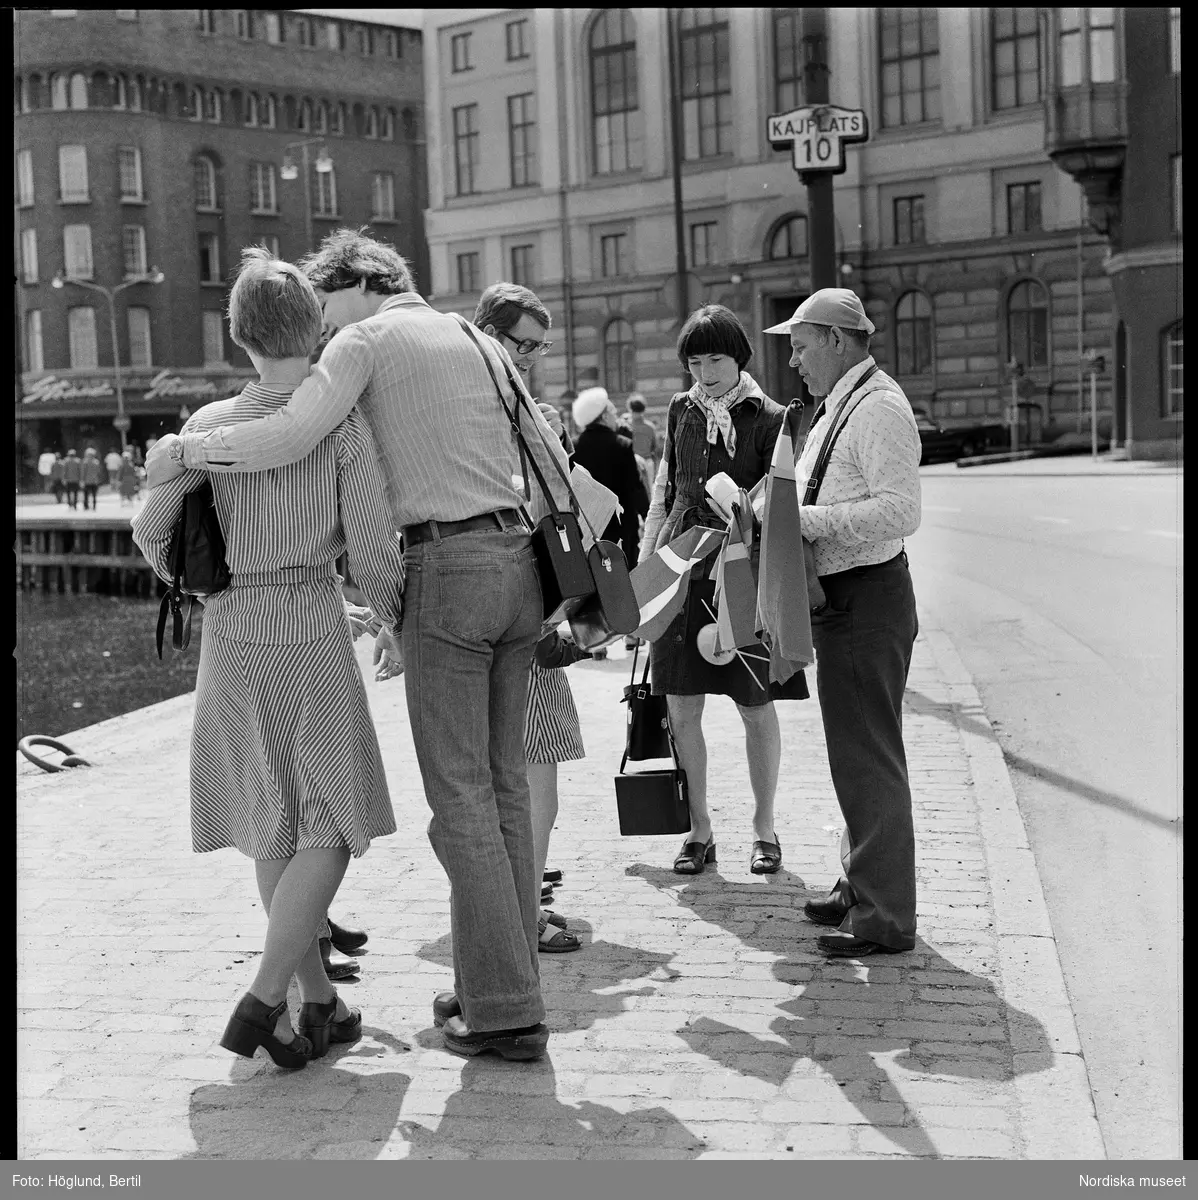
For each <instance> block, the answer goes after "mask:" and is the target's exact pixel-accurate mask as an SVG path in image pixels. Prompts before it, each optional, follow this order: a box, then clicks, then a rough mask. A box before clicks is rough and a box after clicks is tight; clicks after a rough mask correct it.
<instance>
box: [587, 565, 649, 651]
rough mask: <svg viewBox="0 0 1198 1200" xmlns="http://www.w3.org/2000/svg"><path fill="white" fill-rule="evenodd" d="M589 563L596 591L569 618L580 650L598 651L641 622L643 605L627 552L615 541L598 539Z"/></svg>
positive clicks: (629, 631)
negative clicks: (629, 571)
mask: <svg viewBox="0 0 1198 1200" xmlns="http://www.w3.org/2000/svg"><path fill="white" fill-rule="evenodd" d="M587 565H588V566H589V567H590V571H591V580H592V586H593V587H594V589H595V590H594V591H593V592H592V593H591V594H590V595H589V596H588V597H587V598H586V599H585V600H584V601H583V602H582V605H581V606H580V607H579V608H578V610H577V611H576V612H575V613H574V614H573V615H572V616H571V617H570V632H571V633H572V634H573V635H574V642H575V644H576V645H577V646H579V647H580V648H581V649H583V650H598V649H600V648H602V647H603V646H610V645H611V644H612V642H616V641H619V639H620V638H621V637H623V636H624V635H625V634H627V633H631V632H632V631H633V630H634V629H635V628H636V627H637V626H638V625H639V624H640V623H641V607H640V605H639V604H638V603H637V600H636V592H634V591H633V590H632V580H631V579H630V578H629V575H628V563H627V561H626V560H625V558H624V551H623V550H621V549H620V547H619V546H617V545H616V543H615V542H605V541H597V542H595V544H594V545H593V546H592V547H591V548H590V550H588V551H587Z"/></svg>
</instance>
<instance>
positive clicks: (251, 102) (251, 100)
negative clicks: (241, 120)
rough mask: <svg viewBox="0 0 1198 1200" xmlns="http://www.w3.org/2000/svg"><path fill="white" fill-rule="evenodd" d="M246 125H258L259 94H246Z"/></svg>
mask: <svg viewBox="0 0 1198 1200" xmlns="http://www.w3.org/2000/svg"><path fill="white" fill-rule="evenodd" d="M245 123H246V124H247V125H257V124H258V93H257V92H246V94H245Z"/></svg>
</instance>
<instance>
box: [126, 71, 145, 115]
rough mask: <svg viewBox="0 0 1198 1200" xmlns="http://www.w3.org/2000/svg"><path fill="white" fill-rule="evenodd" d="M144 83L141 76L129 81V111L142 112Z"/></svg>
mask: <svg viewBox="0 0 1198 1200" xmlns="http://www.w3.org/2000/svg"><path fill="white" fill-rule="evenodd" d="M141 95H142V83H141V76H140V75H139V76H138V77H137V78H136V79H130V80H129V111H130V112H141Z"/></svg>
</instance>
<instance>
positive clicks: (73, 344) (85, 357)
mask: <svg viewBox="0 0 1198 1200" xmlns="http://www.w3.org/2000/svg"><path fill="white" fill-rule="evenodd" d="M67 336H68V340H69V342H70V354H71V366H72V367H96V366H99V359H98V358H97V356H96V310H95V309H94V308H70V309H67Z"/></svg>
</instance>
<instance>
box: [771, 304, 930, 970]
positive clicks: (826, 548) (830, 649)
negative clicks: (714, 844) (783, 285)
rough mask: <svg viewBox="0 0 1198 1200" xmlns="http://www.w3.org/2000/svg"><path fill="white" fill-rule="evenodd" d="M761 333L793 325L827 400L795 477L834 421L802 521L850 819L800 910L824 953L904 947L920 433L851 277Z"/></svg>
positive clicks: (803, 367) (910, 894) (827, 711)
mask: <svg viewBox="0 0 1198 1200" xmlns="http://www.w3.org/2000/svg"><path fill="white" fill-rule="evenodd" d="M765 332H766V333H777V334H788V335H789V336H790V344H791V349H792V354H791V359H790V365H791V366H792V367H796V368H798V371H799V374H800V375H801V376H802V377H803V380H804V382H805V383H806V384H807V387H808V388H809V389H810V390H811V393H812V395H814V396H816V397H817V398H819V399H822V400H823V403H822V404H821V405H820V407H819V408H818V409H817V410H816V414H815V420H814V422H813V424H812V427H811V432H810V434H809V435H808V438H807V442H806V445H805V446H804V448H803V452H802V454H801V455H800V457H799V461H798V463H797V465H796V467H795V477H796V478H797V479H798V480H799V481H800V486H802V484H803V483H805V482H806V481H807V480H808V479H809V477H810V476H811V474H812V472H813V470H814V468H815V464H816V460H817V459H818V458H819V455H820V451H821V449H822V448H823V446H824V444H825V441H826V440H827V439H828V436H829V434H830V433H834V432H835V431H836V430H837V429H839V433H838V434H836V436H835V438H834V441H833V443H832V444H833V449H832V454H831V457H830V458H829V460H828V467H827V473H826V475H825V476H824V480H823V483H822V486H821V487H820V490H819V492H818V495H817V496H816V497H815V501H816V502H815V503H804V504H803V507H802V508H801V510H800V520H801V523H802V531H803V537H804V538H806V539H807V540H808V541H810V542H811V544H812V546H813V548H814V550H815V564H816V571H817V573H818V574H819V578H820V583H821V584H822V585H823V589H824V593H825V596H826V603H825V604H824V605H823V606H821V607H820V608H819V609H815V610H813V611H812V614H811V632H812V638H813V641H814V644H815V659H816V686H817V688H818V691H819V701H820V709H821V711H822V713H823V721H824V737H825V740H826V741H827V745H828V765H829V767H830V768H831V772H832V783H833V786H834V787H835V789H836V799H837V801H838V803H839V804H840V811H841V813H842V814H843V815H844V820H845V830H844V834H843V835H842V837H841V846H840V861H841V865H842V867H843V871H844V874H843V875H842V876H841V878H840V879H839V880H838V881H837V883H836V886H835V887H834V888H833V889H832V891H831V893H830V895H829V896H828V897H827V899H826V900H809V901H808V902H807V904H806V906H805V911H806V913H807V916H808V917H809V918H810V919H811V920H812V921H814V922H816V923H817V924H819V925H835V926H838V927H839V930H840V931H839V932H838V933H831V934H826V935H824V936H823V937H821V938H820V939H819V942H818V944H819V947H820V949H821V950H823V951H824V952H825V953H827V954H829V955H833V956H845V957H857V956H859V955H863V954H872V953H874V952H875V951H883V952H888V953H894V952H896V951H900V950H910V949H911V948H912V947H913V946H914V945H915V831H914V827H913V823H912V817H911V788H910V785H909V783H908V780H907V759H906V753H905V751H904V748H903V728H902V705H903V692H904V690H905V688H906V684H907V671H908V668H909V667H910V665H911V651H912V648H913V646H914V644H915V634H916V632H917V629H918V624H917V621H916V614H915V593H914V591H913V589H912V586H911V575H910V572H909V571H908V569H907V556H906V554H905V552H904V550H903V538H905V537H908V536H910V535H911V534H913V533H914V532H915V531H916V529H918V528H919V521H920V490H919V458H920V445H919V433H918V431H917V429H916V425H915V417H914V415H913V414H912V412H911V405H910V404H909V403H908V401H907V397H906V396H905V395H904V394H903V390H902V388H900V387H899V385H898V384H897V383H895V381H894V380H893V379H891V378H890V376H889V375H887V374H886V373H885V372H883V371H880V370H879V369H878V367H877V364H876V363H875V362H874V359H873V356H872V355H871V354H870V352H869V339H870V335H871V334H872V333H873V332H874V326H873V323H872V322H871V321H870V319H869V318H868V317H867V316H866V315H865V310H864V309H863V308H862V306H861V301H860V300H859V299H858V298H857V296H856V295H855V294H854V293H853V292H852V291H850V290H849V289H848V288H822V289H821V290H819V291H817V292H815V293H814V294H813V295H812V296H810V297H808V298H807V299H806V300H805V301H804V302H803V303H802V304H800V305H799V307H798V309H796V310H795V314H794V316H793V317H791V319H790V320H789V321H784V322H782V324H780V325H775V326H773V327H772V328H771V329H767V330H766V331H765ZM846 418H847V419H846ZM842 421H843V422H844V423H843V427H841V422H842Z"/></svg>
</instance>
